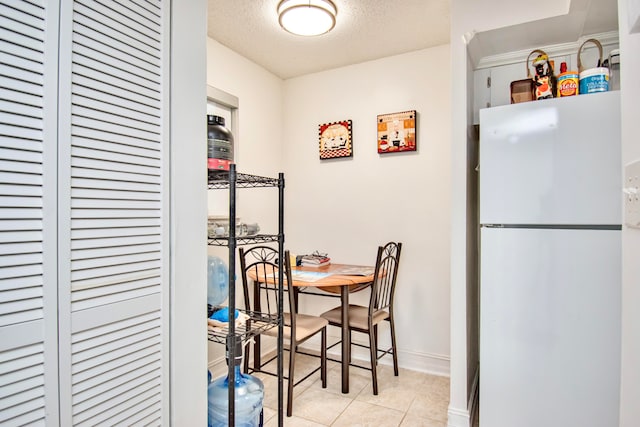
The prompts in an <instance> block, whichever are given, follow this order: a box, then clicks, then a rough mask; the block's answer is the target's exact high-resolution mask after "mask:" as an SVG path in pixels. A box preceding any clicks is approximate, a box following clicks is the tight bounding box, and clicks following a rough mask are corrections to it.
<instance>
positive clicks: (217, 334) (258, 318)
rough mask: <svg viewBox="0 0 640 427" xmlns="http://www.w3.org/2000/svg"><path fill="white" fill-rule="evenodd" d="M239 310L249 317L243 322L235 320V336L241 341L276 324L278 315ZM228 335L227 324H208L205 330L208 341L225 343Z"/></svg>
mask: <svg viewBox="0 0 640 427" xmlns="http://www.w3.org/2000/svg"><path fill="white" fill-rule="evenodd" d="M238 311H239V312H241V313H244V314H246V315H247V316H249V318H248V319H247V320H246V322H244V323H240V322H236V328H235V329H236V334H235V335H236V337H237V338H239V339H240V340H241V341H242V342H243V343H244V342H246V341H248V340H250V339H251V338H253V337H255V336H256V335H259V334H262V333H263V332H265V331H267V330H269V329H271V328H274V327H276V326H278V316H277V315H275V314H274V315H270V314H266V313H260V312H257V311H247V310H241V309H238ZM228 335H229V327H228V326H209V328H208V330H207V338H208V339H209V341H213V342H217V343H220V344H226V342H227V341H226V340H227V336H228Z"/></svg>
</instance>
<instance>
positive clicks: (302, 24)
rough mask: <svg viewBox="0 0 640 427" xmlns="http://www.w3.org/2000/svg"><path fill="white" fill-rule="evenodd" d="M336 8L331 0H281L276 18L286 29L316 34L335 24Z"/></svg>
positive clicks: (327, 29)
mask: <svg viewBox="0 0 640 427" xmlns="http://www.w3.org/2000/svg"><path fill="white" fill-rule="evenodd" d="M337 14H338V9H337V8H336V6H335V5H334V4H333V2H331V0H306V1H305V0H282V1H281V2H280V3H279V4H278V17H279V18H278V20H279V22H280V26H282V28H284V29H285V30H286V31H288V32H290V33H292V34H297V35H300V36H317V35H320V34H324V33H327V32H329V31H330V30H331V29H332V28H333V27H334V26H335V25H336V15H337Z"/></svg>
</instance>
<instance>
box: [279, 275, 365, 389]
mask: <svg viewBox="0 0 640 427" xmlns="http://www.w3.org/2000/svg"><path fill="white" fill-rule="evenodd" d="M373 273H374V267H370V266H360V265H350V264H329V265H325V266H322V267H295V268H292V269H291V276H292V282H293V286H294V287H296V288H300V289H303V288H317V289H318V290H321V291H323V292H326V293H329V294H337V295H340V307H341V309H342V334H341V336H342V358H341V367H342V393H349V363H350V361H351V342H350V337H351V335H350V334H349V310H348V308H349V294H350V293H353V292H358V291H361V290H363V289H366V288H367V287H369V286H370V285H371V283H372V282H373Z"/></svg>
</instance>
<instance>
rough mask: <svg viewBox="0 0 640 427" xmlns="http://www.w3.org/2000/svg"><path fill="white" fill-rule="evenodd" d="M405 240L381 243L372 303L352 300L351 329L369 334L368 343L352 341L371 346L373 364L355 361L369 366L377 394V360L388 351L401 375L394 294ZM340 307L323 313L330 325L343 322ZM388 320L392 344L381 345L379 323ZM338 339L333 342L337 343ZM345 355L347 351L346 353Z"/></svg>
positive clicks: (372, 286)
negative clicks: (383, 346) (358, 302)
mask: <svg viewBox="0 0 640 427" xmlns="http://www.w3.org/2000/svg"><path fill="white" fill-rule="evenodd" d="M401 249H402V243H394V242H389V243H387V244H386V245H384V246H380V247H378V256H377V258H376V267H375V273H374V279H373V283H372V285H371V297H370V298H369V305H368V306H366V307H365V306H362V305H356V304H349V332H351V331H356V332H361V333H364V334H367V335H368V336H369V345H368V346H366V345H362V344H358V343H353V342H351V344H352V345H355V346H359V347H365V348H368V349H369V354H370V358H371V367H370V368H366V367H363V366H360V365H353V366H356V367H359V368H364V369H369V370H370V371H371V378H372V381H373V394H374V395H377V394H378V372H377V365H378V360H379V359H380V358H382V357H383V356H385V355H386V354H391V355H392V356H393V370H394V374H395V376H398V355H397V348H396V333H395V324H394V321H393V296H394V293H395V288H396V278H397V276H398V265H399V262H400V251H401ZM341 310H342V309H341V307H340V306H338V307H336V308H333V309H331V310H329V311H326V312H324V313H322V314H321V315H320V316H321V317H324V318H325V319H327V320H328V321H329V324H330V325H333V326H339V327H341V326H342V313H341ZM385 320H386V321H387V322H389V326H390V330H391V348H389V349H386V350H384V349H379V348H378V324H380V323H381V322H382V321H385ZM336 344H338V343H334V344H333V345H336ZM333 345H332V346H333ZM343 357H344V355H343Z"/></svg>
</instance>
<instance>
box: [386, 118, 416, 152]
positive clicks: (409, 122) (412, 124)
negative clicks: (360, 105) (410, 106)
mask: <svg viewBox="0 0 640 427" xmlns="http://www.w3.org/2000/svg"><path fill="white" fill-rule="evenodd" d="M416 123H417V112H416V110H409V111H401V112H398V113H388V114H380V115H378V120H377V125H378V138H377V139H378V142H377V145H378V153H379V154H386V153H401V152H405V151H416V150H417V138H418V136H417V129H416Z"/></svg>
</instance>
